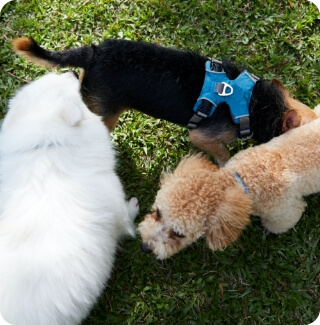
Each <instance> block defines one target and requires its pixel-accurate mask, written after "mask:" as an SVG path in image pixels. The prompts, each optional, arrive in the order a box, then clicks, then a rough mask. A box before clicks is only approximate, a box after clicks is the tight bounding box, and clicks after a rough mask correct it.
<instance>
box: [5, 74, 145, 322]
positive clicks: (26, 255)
mask: <svg viewBox="0 0 320 325" xmlns="http://www.w3.org/2000/svg"><path fill="white" fill-rule="evenodd" d="M79 89H80V85H79V81H78V80H77V79H76V78H75V76H74V75H73V74H72V73H71V72H67V73H65V74H62V75H57V74H52V73H51V74H48V75H46V76H44V77H42V78H40V79H38V80H36V81H34V82H32V83H31V84H29V85H27V86H24V87H23V88H22V89H21V90H20V91H18V93H17V94H16V96H15V97H14V98H13V99H12V100H11V101H10V104H9V112H8V114H7V116H6V118H5V120H4V123H3V127H2V131H1V134H0V155H1V161H0V180H1V183H0V184H1V188H0V313H1V314H2V316H3V318H4V319H5V320H6V321H7V322H9V323H12V324H14V325H72V324H79V323H80V322H81V321H82V320H83V319H84V318H85V317H86V316H87V315H88V313H89V311H90V309H91V308H92V306H93V304H94V303H95V301H96V299H97V297H98V296H99V295H100V294H101V291H102V289H103V288H104V285H105V283H106V281H107V280H108V278H109V276H110V273H111V270H112V265H113V261H114V256H115V251H116V246H117V241H118V239H119V237H120V236H121V235H124V234H130V235H134V228H133V220H134V218H135V217H136V215H137V214H138V211H139V206H138V201H137V199H135V198H133V199H131V200H130V201H129V202H128V203H127V202H126V201H125V199H124V192H123V189H122V186H121V183H120V181H119V178H118V177H117V175H116V174H115V172H114V167H115V157H114V156H115V155H114V151H113V149H112V147H111V145H110V142H109V134H108V131H107V129H106V127H105V126H104V125H103V123H102V121H101V119H100V117H98V116H96V115H95V114H93V113H91V112H90V111H89V110H88V109H87V107H86V106H85V105H84V103H83V102H82V100H81V97H80V93H79Z"/></svg>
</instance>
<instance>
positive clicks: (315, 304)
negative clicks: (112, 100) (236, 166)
mask: <svg viewBox="0 0 320 325" xmlns="http://www.w3.org/2000/svg"><path fill="white" fill-rule="evenodd" d="M319 22H320V13H319V12H318V11H317V9H316V7H315V6H314V5H313V4H311V3H309V2H307V1H298V0H297V1H294V0H290V1H289V0H288V1H285V0H279V1H271V0H259V1H258V0H251V1H245V0H223V1H222V0H216V1H201V0H197V1H191V0H189V1H187V0H185V1H173V0H172V1H164V0H159V1H151V0H137V1H133V0H125V1H116V0H112V1H102V0H96V1H75V0H72V1H68V2H66V1H61V0H58V1H57V0H56V1H48V0H43V1H40V2H39V1H35V0H29V1H23V0H21V1H12V2H10V3H9V4H7V5H6V6H5V7H4V9H3V11H2V12H1V15H0V28H1V31H2V37H1V40H0V67H1V69H0V100H1V101H0V113H1V114H2V115H3V114H4V113H5V112H6V110H7V102H8V99H9V98H10V97H11V96H12V95H13V93H14V91H15V90H16V89H17V88H18V87H19V86H21V85H22V84H23V83H24V81H31V80H33V79H35V78H36V77H39V76H41V75H43V74H44V73H45V72H46V71H47V70H45V69H42V68H38V67H35V66H34V65H32V64H29V63H27V62H25V61H24V60H23V59H22V58H20V57H18V56H17V55H15V54H13V53H12V52H11V49H10V42H11V40H12V39H13V38H15V37H17V36H33V37H34V38H35V39H36V40H38V41H39V42H40V44H41V45H44V46H45V47H46V48H48V49H55V50H58V49H59V50H61V49H65V48H70V47H78V46H81V45H84V44H90V43H92V42H93V43H100V42H101V41H102V40H103V39H105V38H111V37H112V38H127V39H133V40H144V41H150V42H155V43H158V44H161V45H165V46H171V47H175V48H180V49H189V50H193V51H197V52H199V53H202V54H204V55H208V56H212V57H214V58H217V59H221V58H224V57H228V58H231V59H233V60H236V61H237V62H238V63H240V64H244V65H245V66H246V67H247V68H248V69H249V70H250V71H251V72H253V73H255V74H257V75H260V76H263V77H264V78H266V79H271V78H272V77H278V78H279V79H280V80H282V82H283V83H284V84H285V85H286V86H287V87H288V88H289V90H290V91H291V92H292V93H293V95H294V96H295V97H296V98H298V99H300V100H302V101H303V102H304V103H306V104H308V105H310V106H311V107H313V106H315V105H316V104H318V103H319V102H320V93H319V91H320V79H319V75H320V64H319V62H320V34H319V31H320V24H319ZM187 136H188V134H187V131H186V130H185V129H182V128H180V127H177V126H175V125H172V124H169V123H167V122H164V121H159V120H154V119H151V118H148V117H147V116H145V115H143V114H140V113H136V112H128V113H125V114H124V115H123V116H122V118H121V121H120V123H119V124H118V126H117V128H116V130H115V132H114V133H113V141H114V144H115V147H116V149H117V151H118V152H119V156H118V160H119V168H118V172H119V175H120V177H121V179H122V182H123V184H124V186H125V190H126V193H127V196H128V197H130V196H133V195H134V196H137V197H138V199H139V201H140V205H141V213H140V215H139V217H138V219H137V223H138V222H140V221H141V220H142V219H143V216H144V214H145V213H147V212H148V210H149V209H150V206H151V204H152V202H153V200H154V197H155V194H156V192H157V190H158V187H159V185H158V181H159V177H160V174H161V172H162V171H163V170H164V169H173V168H174V167H175V166H176V164H177V163H178V161H179V160H180V158H181V157H182V156H183V155H185V154H186V153H188V152H189V151H190V150H194V148H192V146H191V144H190V142H189V140H188V138H187ZM239 147H242V146H239V145H237V144H236V145H234V146H233V147H232V150H233V152H235V151H236V150H238V149H239ZM307 200H308V208H307V210H306V212H305V214H304V216H303V218H302V219H301V220H300V222H299V223H298V225H297V226H296V227H295V228H294V229H292V230H290V231H289V232H287V233H285V234H283V235H279V236H275V235H270V236H265V235H263V233H262V229H261V224H260V221H259V218H256V217H253V218H252V224H251V225H250V226H249V227H248V228H247V229H246V230H245V232H244V234H243V236H242V237H241V238H240V239H239V240H238V241H237V242H236V243H235V244H234V245H232V246H231V247H229V248H227V249H226V250H225V251H223V252H215V253H212V252H211V251H210V250H209V249H208V248H207V246H206V243H205V241H203V240H200V241H199V242H197V243H195V244H194V245H192V246H191V247H190V248H188V249H186V250H184V251H182V252H180V253H179V254H177V255H175V256H173V257H172V258H170V259H168V260H166V261H163V262H160V261H157V260H155V259H154V257H152V256H149V255H144V254H143V253H142V252H141V251H140V248H139V245H140V240H139V236H138V237H137V238H136V239H128V240H126V241H124V242H123V243H122V244H121V248H120V250H119V253H118V255H117V260H116V263H115V266H114V272H113V275H112V278H111V280H110V281H109V283H108V286H107V288H106V291H105V292H104V293H103V294H102V296H101V298H100V299H99V301H98V303H97V305H96V307H95V308H94V310H93V311H92V313H91V314H90V316H89V318H88V319H87V320H86V321H85V322H84V325H98V324H99V325H102V324H159V323H161V324H264V325H265V324H310V323H312V322H313V321H314V320H315V319H316V318H317V316H318V314H319V311H320V290H319V286H320V276H319V274H320V260H319V258H320V248H319V247H320V245H319V238H320V227H319V225H320V217H319V214H320V202H319V195H313V196H311V197H309V198H308V199H307ZM17 312H18V311H17Z"/></svg>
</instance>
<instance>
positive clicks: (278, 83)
mask: <svg viewBox="0 0 320 325" xmlns="http://www.w3.org/2000/svg"><path fill="white" fill-rule="evenodd" d="M271 85H272V86H274V87H276V88H278V89H279V90H281V91H282V93H283V94H284V95H289V91H288V89H287V88H286V87H285V86H284V85H283V83H282V82H281V81H280V80H279V79H277V78H273V79H272V80H271Z"/></svg>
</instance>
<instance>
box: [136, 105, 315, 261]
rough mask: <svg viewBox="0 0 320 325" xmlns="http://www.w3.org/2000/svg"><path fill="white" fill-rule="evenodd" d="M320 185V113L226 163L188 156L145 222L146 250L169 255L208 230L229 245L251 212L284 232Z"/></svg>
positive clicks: (214, 242) (213, 239) (212, 238)
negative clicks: (221, 165)
mask: <svg viewBox="0 0 320 325" xmlns="http://www.w3.org/2000/svg"><path fill="white" fill-rule="evenodd" d="M319 111H320V106H319V107H317V108H316V109H315V112H319ZM234 172H236V173H238V174H239V175H240V176H241V179H242V181H243V182H244V184H245V185H246V186H247V187H248V189H249V193H248V194H246V191H245V190H244V187H243V186H242V185H241V184H240V183H239V182H238V181H237V180H236V177H235V174H234ZM319 191H320V119H316V120H314V121H312V122H310V123H309V124H307V125H304V126H301V127H299V128H295V129H293V130H290V131H288V132H287V133H285V134H283V135H281V136H279V137H276V138H274V139H273V140H271V141H270V142H268V143H266V144H262V145H259V146H256V147H253V148H249V149H246V150H243V151H242V152H240V153H238V154H236V155H235V156H234V157H233V158H231V159H230V160H229V161H228V163H227V164H226V165H225V167H223V168H221V169H218V168H217V167H216V166H215V165H214V164H212V163H211V162H210V161H208V160H207V159H206V158H205V157H203V156H199V155H196V156H191V157H187V158H185V159H183V160H182V162H181V163H180V164H179V165H178V167H177V169H176V170H175V171H174V172H173V173H172V174H168V175H166V176H165V177H164V179H163V180H162V182H161V188H160V190H159V191H158V193H157V196H156V199H155V203H154V205H153V211H154V212H152V213H151V214H149V215H147V216H146V218H145V220H144V221H143V222H141V223H140V224H139V227H138V230H139V232H140V234H141V238H142V249H143V250H144V251H145V252H147V253H151V252H152V253H154V254H155V256H156V257H157V258H159V259H164V258H167V257H170V256H172V255H173V254H175V253H177V252H178V251H180V250H181V249H182V248H184V247H186V246H187V245H189V244H191V243H192V242H194V241H195V240H197V239H198V238H200V237H203V236H205V237H206V238H207V241H208V244H209V247H210V248H211V249H212V250H216V249H223V248H224V247H226V246H228V245H230V244H231V243H232V242H234V241H235V240H236V239H237V238H238V237H239V236H240V235H241V233H242V230H243V229H244V228H245V226H246V225H248V224H249V223H250V214H254V215H258V216H260V217H261V221H262V224H263V226H264V227H265V228H266V229H267V230H268V231H270V232H272V233H276V234H278V233H283V232H286V231H288V230H289V229H290V228H292V227H294V226H295V225H296V223H297V222H298V221H299V219H300V218H301V215H302V213H303V211H304V209H305V207H306V202H305V201H304V199H303V197H304V196H306V195H309V194H312V193H316V192H319Z"/></svg>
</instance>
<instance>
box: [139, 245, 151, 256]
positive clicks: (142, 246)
mask: <svg viewBox="0 0 320 325" xmlns="http://www.w3.org/2000/svg"><path fill="white" fill-rule="evenodd" d="M141 250H142V251H143V252H144V253H147V254H150V253H152V249H151V248H150V247H149V246H148V244H146V243H142V244H141Z"/></svg>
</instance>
